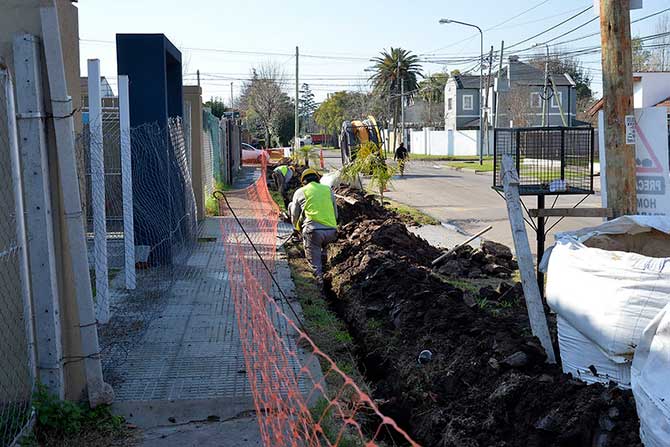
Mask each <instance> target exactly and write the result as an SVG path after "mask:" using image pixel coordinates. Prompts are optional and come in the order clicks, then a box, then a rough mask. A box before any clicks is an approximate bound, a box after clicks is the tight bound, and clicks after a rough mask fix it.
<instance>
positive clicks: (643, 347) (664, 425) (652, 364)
mask: <svg viewBox="0 0 670 447" xmlns="http://www.w3.org/2000/svg"><path fill="white" fill-rule="evenodd" d="M669 374H670V305H668V306H666V307H665V308H664V309H663V310H662V311H661V312H659V314H658V315H657V316H656V318H654V319H653V320H652V321H651V323H649V325H648V326H647V327H646V328H645V330H644V333H643V335H642V338H641V339H640V343H639V345H638V347H637V349H636V351H635V358H634V360H633V367H632V377H631V379H632V385H633V394H634V395H635V404H636V406H637V413H638V416H639V417H640V437H641V438H642V442H643V443H644V445H645V446H647V447H664V446H669V445H670V380H668V379H669Z"/></svg>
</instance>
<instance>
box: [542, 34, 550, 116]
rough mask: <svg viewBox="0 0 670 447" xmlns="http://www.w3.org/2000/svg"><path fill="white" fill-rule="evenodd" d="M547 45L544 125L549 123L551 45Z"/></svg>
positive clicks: (543, 93)
mask: <svg viewBox="0 0 670 447" xmlns="http://www.w3.org/2000/svg"><path fill="white" fill-rule="evenodd" d="M545 46H546V47H547V58H546V59H545V60H544V90H543V91H542V127H544V126H547V125H549V117H548V116H547V113H548V112H549V104H548V102H549V45H547V44H545Z"/></svg>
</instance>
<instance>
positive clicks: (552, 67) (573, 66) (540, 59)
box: [529, 50, 593, 100]
mask: <svg viewBox="0 0 670 447" xmlns="http://www.w3.org/2000/svg"><path fill="white" fill-rule="evenodd" d="M546 61H547V56H546V55H543V54H538V55H536V56H534V57H533V58H532V59H531V60H530V61H529V62H530V64H531V65H533V66H534V67H536V68H539V69H541V70H544V64H545V62H546ZM549 73H550V74H554V75H561V74H563V73H567V74H569V75H570V77H571V78H572V79H573V80H574V81H575V84H576V86H575V90H576V93H577V99H578V100H579V99H589V98H591V97H592V96H593V92H592V91H591V75H589V73H588V72H587V71H586V70H584V67H583V66H582V63H581V62H580V61H579V60H578V59H576V58H574V57H571V56H565V55H562V54H561V51H560V50H559V51H555V52H554V54H551V55H550V56H549Z"/></svg>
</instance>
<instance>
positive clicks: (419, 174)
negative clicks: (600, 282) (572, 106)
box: [324, 151, 602, 253]
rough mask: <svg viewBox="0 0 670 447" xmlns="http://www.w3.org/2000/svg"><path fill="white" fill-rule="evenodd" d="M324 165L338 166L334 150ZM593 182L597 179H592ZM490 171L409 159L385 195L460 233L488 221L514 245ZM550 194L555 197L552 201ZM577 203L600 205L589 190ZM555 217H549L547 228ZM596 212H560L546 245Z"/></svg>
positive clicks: (594, 221)
mask: <svg viewBox="0 0 670 447" xmlns="http://www.w3.org/2000/svg"><path fill="white" fill-rule="evenodd" d="M324 154H325V157H326V166H327V167H332V168H337V167H339V166H340V164H341V163H340V161H339V152H336V151H325V152H324ZM595 181H596V183H597V182H598V179H596V180H595ZM492 184H493V177H492V175H491V174H490V173H489V174H475V173H474V172H473V171H468V170H461V171H457V170H454V169H451V168H449V167H447V165H446V163H445V162H431V161H410V163H409V164H408V165H407V167H406V171H405V176H404V177H399V176H396V177H395V178H394V179H393V181H392V185H391V186H390V188H389V189H390V191H389V192H388V193H387V196H388V197H389V198H390V199H393V200H395V201H398V202H401V203H404V204H407V205H410V206H413V207H415V208H417V209H419V210H421V211H422V212H424V213H426V214H428V215H430V216H432V217H434V218H436V219H438V220H440V221H441V222H443V223H444V224H446V225H447V227H451V226H453V227H452V228H454V227H455V228H456V229H457V230H458V231H459V232H460V233H465V234H475V233H477V232H478V231H479V230H482V229H484V228H486V227H487V226H489V225H492V226H493V229H492V230H491V231H489V232H488V233H486V235H485V236H484V237H485V238H486V239H491V240H494V241H497V242H501V243H503V244H505V245H508V246H510V247H513V241H512V233H511V230H510V225H509V220H508V217H507V208H506V205H505V201H504V199H503V198H502V197H501V196H500V195H499V194H498V193H497V192H496V191H494V190H493V189H492V188H491V186H492ZM583 198H584V196H583V195H580V196H559V197H557V198H556V196H547V197H546V207H551V206H552V205H553V206H554V207H561V208H566V207H572V206H573V205H575V204H576V203H577V202H578V201H580V200H582V199H583ZM554 199H557V200H556V202H555V203H554ZM523 202H524V203H525V204H526V207H527V208H536V207H537V198H536V197H535V196H528V197H524V198H523ZM580 206H582V207H600V206H601V204H600V195H599V194H594V195H591V196H588V198H586V200H585V201H584V202H583V203H582V204H581V205H580ZM557 220H558V218H550V219H548V221H547V228H549V227H551V226H553V225H554V223H555V222H556V221H557ZM601 222H602V219H601V218H565V219H563V220H562V221H561V222H560V223H558V224H557V225H556V226H555V227H554V228H553V229H551V230H550V231H549V232H548V234H547V246H549V245H551V244H552V243H553V241H554V237H553V235H554V234H555V233H556V232H560V231H569V230H575V229H578V228H583V227H589V226H594V225H598V224H599V223H601ZM526 227H527V231H528V238H529V240H530V245H531V249H532V250H533V253H535V248H536V233H535V230H534V229H533V228H532V227H530V226H529V225H527V226H526Z"/></svg>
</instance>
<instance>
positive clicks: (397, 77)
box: [390, 55, 400, 153]
mask: <svg viewBox="0 0 670 447" xmlns="http://www.w3.org/2000/svg"><path fill="white" fill-rule="evenodd" d="M399 82H400V56H399V55H398V68H397V69H396V73H395V88H396V89H397V88H398V83H399ZM396 96H398V90H396ZM393 106H394V107H393V147H392V148H390V152H391V153H393V151H394V150H395V148H396V147H397V146H398V118H399V117H398V103H397V102H396V101H393Z"/></svg>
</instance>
